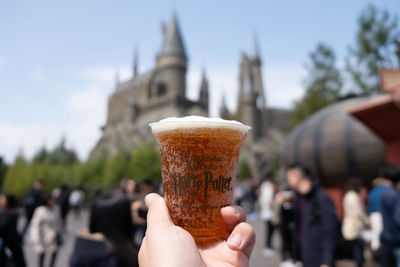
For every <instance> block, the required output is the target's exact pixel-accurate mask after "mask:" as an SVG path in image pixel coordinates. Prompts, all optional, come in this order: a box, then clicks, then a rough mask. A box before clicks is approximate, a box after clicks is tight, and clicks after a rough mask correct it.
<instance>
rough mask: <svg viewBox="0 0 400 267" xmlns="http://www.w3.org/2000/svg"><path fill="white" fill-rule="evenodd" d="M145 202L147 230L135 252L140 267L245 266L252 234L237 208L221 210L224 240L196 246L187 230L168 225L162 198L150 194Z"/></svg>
mask: <svg viewBox="0 0 400 267" xmlns="http://www.w3.org/2000/svg"><path fill="white" fill-rule="evenodd" d="M145 202H146V205H147V207H148V208H149V213H148V215H147V220H148V228H147V231H146V238H145V239H144V241H143V244H142V246H141V248H140V251H139V263H140V266H146V267H158V266H190V267H200V266H202V267H203V266H204V267H205V266H249V259H250V256H251V253H252V250H253V247H254V244H255V233H254V230H253V229H252V227H251V226H250V225H249V224H247V223H245V222H244V221H245V218H246V215H245V213H244V211H243V209H242V208H240V207H239V206H228V207H224V208H222V209H221V215H222V217H223V218H224V220H225V221H226V222H227V223H228V224H229V229H231V232H230V234H229V236H227V238H226V241H225V240H220V241H215V242H213V243H210V244H204V245H197V244H196V243H195V241H194V239H193V237H192V236H191V235H190V234H189V233H188V232H187V231H185V230H184V229H182V228H181V227H179V226H176V225H175V224H174V223H173V222H172V220H171V217H170V216H169V213H168V208H167V206H166V204H165V201H164V199H163V198H162V197H160V196H159V195H157V194H150V195H148V196H146V199H145Z"/></svg>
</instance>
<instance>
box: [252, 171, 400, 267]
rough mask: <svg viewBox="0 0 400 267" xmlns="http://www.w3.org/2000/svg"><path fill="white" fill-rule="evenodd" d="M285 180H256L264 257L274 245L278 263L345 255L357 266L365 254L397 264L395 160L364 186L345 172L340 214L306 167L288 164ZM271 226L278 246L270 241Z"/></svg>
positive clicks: (399, 177) (331, 261)
mask: <svg viewBox="0 0 400 267" xmlns="http://www.w3.org/2000/svg"><path fill="white" fill-rule="evenodd" d="M285 184H286V185H287V187H286V188H284V190H278V188H277V185H276V183H275V182H274V181H273V180H271V179H269V178H268V177H267V178H266V179H264V181H262V182H261V184H260V186H259V193H258V195H259V199H258V203H259V211H260V212H259V216H260V218H261V219H262V220H263V221H265V228H266V230H265V232H266V236H265V249H264V251H263V254H264V255H265V256H266V257H270V256H272V255H274V254H276V253H277V252H278V251H279V250H280V253H281V257H282V260H283V262H282V264H281V265H282V266H305V267H314V266H315V267H317V266H318V267H322V266H335V260H337V259H342V258H351V259H353V260H354V261H355V262H356V265H357V267H361V266H364V263H365V258H366V257H368V256H367V255H370V257H368V258H369V259H368V260H370V261H375V262H377V263H379V265H380V266H382V267H389V266H400V166H386V167H384V168H382V170H381V171H380V173H379V177H378V178H376V179H375V180H373V182H372V185H371V188H369V189H370V191H369V192H368V188H367V185H365V184H363V180H362V179H359V178H355V177H352V178H349V179H348V182H347V184H346V187H345V188H344V190H343V192H344V194H343V199H342V201H341V206H342V207H339V209H340V208H342V209H343V216H340V215H339V214H338V213H337V209H335V205H336V206H337V205H338V203H334V202H333V201H332V200H331V198H330V197H329V196H328V195H327V194H326V193H325V192H324V190H323V189H322V188H321V187H320V185H319V183H318V181H317V180H316V179H314V178H313V177H312V176H311V175H310V171H309V170H308V168H307V167H305V166H302V165H298V164H294V165H292V166H290V167H289V168H288V169H287V171H286V183H285ZM336 208H337V207H336ZM275 229H278V230H279V232H280V239H281V247H280V248H279V250H278V249H276V248H275V249H274V247H273V244H272V242H271V240H272V236H273V234H274V233H275V232H276V231H275ZM349 251H350V253H348V252H349ZM366 252H369V254H368V253H366ZM346 254H349V255H346Z"/></svg>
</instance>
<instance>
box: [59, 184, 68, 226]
mask: <svg viewBox="0 0 400 267" xmlns="http://www.w3.org/2000/svg"><path fill="white" fill-rule="evenodd" d="M70 194H71V190H70V189H69V187H68V186H67V185H66V184H63V185H61V188H60V194H59V195H58V197H57V199H56V204H57V205H58V206H59V207H60V215H61V223H62V228H63V230H66V222H67V220H66V219H67V215H68V212H69V208H70V206H69V195H70Z"/></svg>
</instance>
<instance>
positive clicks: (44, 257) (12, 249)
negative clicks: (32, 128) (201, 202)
mask: <svg viewBox="0 0 400 267" xmlns="http://www.w3.org/2000/svg"><path fill="white" fill-rule="evenodd" d="M44 186H45V185H44V182H43V181H41V180H38V181H35V182H34V183H33V185H32V187H31V188H29V190H28V191H27V194H26V197H25V198H24V199H23V200H22V203H21V205H20V206H18V201H17V199H16V197H15V196H14V195H12V194H6V193H2V194H0V266H6V267H11V266H15V267H24V266H27V264H26V259H25V257H24V252H23V249H22V247H23V243H24V242H26V243H27V244H29V245H31V247H32V249H33V250H34V252H35V253H36V255H37V259H36V262H35V263H32V264H34V265H33V266H38V267H44V266H50V267H54V266H57V264H56V263H57V254H58V252H59V250H60V249H61V248H62V245H63V240H64V238H65V236H66V235H67V234H68V230H67V221H68V220H67V215H68V214H69V213H71V215H70V216H75V217H76V218H78V217H80V216H81V212H82V209H84V208H88V209H89V210H90V212H89V213H90V218H89V222H88V224H87V227H86V228H84V229H80V230H79V231H78V232H77V233H76V241H75V245H74V250H73V253H72V254H71V257H70V266H99V263H102V265H100V266H109V267H112V266H138V250H139V246H140V244H141V242H142V240H143V237H144V234H145V231H146V220H145V219H146V215H147V208H146V206H145V204H144V197H145V195H147V194H149V193H151V192H157V191H158V188H157V185H155V184H154V183H153V182H152V180H150V179H147V180H145V181H143V182H140V183H138V184H137V183H136V182H135V181H133V180H129V179H123V180H122V181H121V183H120V185H119V186H118V187H116V188H114V189H112V190H111V191H110V192H108V193H107V194H104V193H103V192H102V188H101V185H97V186H96V187H95V188H93V190H91V194H89V192H88V190H87V188H86V187H84V186H78V187H75V188H73V187H71V186H68V185H65V184H64V185H62V186H61V187H59V188H55V189H53V190H51V192H50V193H47V192H46V191H45V189H44ZM88 197H89V198H91V200H90V201H89V200H88ZM20 207H22V208H20ZM21 214H23V215H25V216H20V215H21ZM19 218H21V221H24V222H25V223H24V225H23V227H21V228H22V230H21V231H20V232H19V231H18V229H19V226H20V224H19V223H18V221H19ZM30 263H31V262H30ZM45 263H48V265H46V264H45Z"/></svg>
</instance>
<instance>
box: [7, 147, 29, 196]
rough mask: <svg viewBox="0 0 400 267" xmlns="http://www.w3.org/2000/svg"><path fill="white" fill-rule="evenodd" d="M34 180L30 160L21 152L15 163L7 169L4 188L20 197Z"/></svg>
mask: <svg viewBox="0 0 400 267" xmlns="http://www.w3.org/2000/svg"><path fill="white" fill-rule="evenodd" d="M32 182H33V174H32V170H31V167H30V164H29V162H28V161H27V160H26V159H25V157H24V156H23V155H22V154H19V155H18V156H17V157H16V159H15V161H14V164H12V165H11V166H10V168H9V169H8V170H7V173H6V176H5V179H4V184H3V189H4V191H5V192H9V193H13V194H16V195H17V196H18V197H22V196H23V195H25V193H26V190H27V189H28V187H29V186H30V185H31V184H32Z"/></svg>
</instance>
